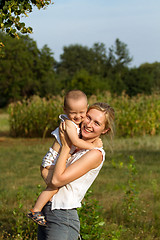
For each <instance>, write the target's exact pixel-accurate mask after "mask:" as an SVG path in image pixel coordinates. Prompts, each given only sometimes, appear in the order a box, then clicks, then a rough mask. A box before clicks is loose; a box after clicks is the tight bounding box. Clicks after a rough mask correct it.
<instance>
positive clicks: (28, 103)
mask: <svg viewBox="0 0 160 240" xmlns="http://www.w3.org/2000/svg"><path fill="white" fill-rule="evenodd" d="M62 105H63V101H62V98H60V97H59V98H58V97H57V98H55V97H53V98H51V99H50V100H46V99H44V98H43V99H41V98H40V97H38V96H33V97H32V98H31V99H29V100H25V99H24V100H23V101H22V102H17V103H15V104H11V105H10V107H9V113H10V126H11V128H10V132H11V136H14V137H19V136H21V137H45V136H47V135H49V136H50V133H51V131H52V130H53V129H54V128H55V127H57V125H58V116H59V114H61V113H62Z"/></svg>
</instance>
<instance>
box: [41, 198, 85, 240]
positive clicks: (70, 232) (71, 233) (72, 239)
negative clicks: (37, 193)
mask: <svg viewBox="0 0 160 240" xmlns="http://www.w3.org/2000/svg"><path fill="white" fill-rule="evenodd" d="M43 214H44V215H45V218H46V220H47V227H43V226H40V225H39V226H38V240H77V239H78V236H79V231H80V222H79V217H78V214H77V210H76V209H54V210H51V202H48V203H47V204H46V205H45V207H44V208H43Z"/></svg>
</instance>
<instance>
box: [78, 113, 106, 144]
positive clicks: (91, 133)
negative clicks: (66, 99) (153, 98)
mask: <svg viewBox="0 0 160 240" xmlns="http://www.w3.org/2000/svg"><path fill="white" fill-rule="evenodd" d="M105 122H106V117H105V113H103V112H101V111H99V110H97V109H90V110H89V111H88V112H87V114H86V118H85V119H84V121H83V122H82V125H81V133H82V137H83V139H86V140H87V139H93V140H94V139H96V138H97V137H99V136H100V135H101V134H103V133H105V132H107V130H105Z"/></svg>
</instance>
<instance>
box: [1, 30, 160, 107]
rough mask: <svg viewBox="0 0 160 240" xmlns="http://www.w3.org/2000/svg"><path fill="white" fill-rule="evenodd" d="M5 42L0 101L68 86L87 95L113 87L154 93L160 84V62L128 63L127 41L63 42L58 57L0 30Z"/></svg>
mask: <svg viewBox="0 0 160 240" xmlns="http://www.w3.org/2000/svg"><path fill="white" fill-rule="evenodd" d="M0 41H1V42H3V44H4V47H3V51H2V52H1V58H0V96H1V97H0V107H5V106H6V105H7V104H9V103H10V102H13V101H17V100H21V99H22V98H24V97H25V98H28V97H30V96H32V95H39V96H40V97H50V96H52V95H60V94H62V93H64V91H67V90H69V89H81V90H82V91H84V92H85V93H86V94H87V95H88V96H90V95H92V94H96V93H98V92H102V93H103V91H109V92H111V94H117V95H121V93H122V92H123V91H125V92H126V94H128V95H129V96H134V95H137V94H139V93H144V94H151V93H152V91H154V90H157V89H158V90H159V89H160V63H159V62H155V63H152V64H149V63H144V64H142V65H140V66H139V67H134V68H130V67H129V64H130V63H131V62H132V57H131V56H130V53H129V49H128V47H127V44H125V43H123V42H121V41H120V40H119V39H116V40H115V42H114V44H113V45H112V46H110V47H109V48H107V47H106V46H105V44H104V43H94V44H93V46H92V47H90V48H89V47H87V46H82V45H80V44H74V45H69V46H64V48H63V53H62V54H61V55H60V60H59V61H56V60H55V58H54V54H53V53H52V51H51V49H50V48H49V47H48V46H47V45H44V46H43V47H42V49H38V47H37V44H36V42H35V41H34V40H33V39H31V38H30V37H29V36H23V35H21V36H20V38H19V39H17V38H11V37H10V36H8V35H6V34H5V33H2V32H0Z"/></svg>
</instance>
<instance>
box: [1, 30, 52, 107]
mask: <svg viewBox="0 0 160 240" xmlns="http://www.w3.org/2000/svg"><path fill="white" fill-rule="evenodd" d="M0 38H1V40H2V41H3V42H4V44H5V47H4V57H3V58H1V59H0V95H1V98H0V107H3V106H4V105H7V104H8V103H10V102H14V101H16V100H21V99H22V98H23V97H25V96H27V97H30V96H32V95H34V94H39V95H40V96H41V97H43V96H47V95H49V94H51V93H53V92H54V91H56V88H55V87H54V85H55V75H54V70H53V66H54V63H55V60H54V58H53V57H52V53H51V51H50V49H49V48H48V47H47V46H46V45H45V46H44V47H43V48H42V49H41V50H39V49H38V48H37V44H36V42H35V41H33V40H32V39H30V38H29V37H28V36H21V38H20V39H17V38H15V39H12V38H11V37H9V36H7V35H5V34H2V33H0Z"/></svg>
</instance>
